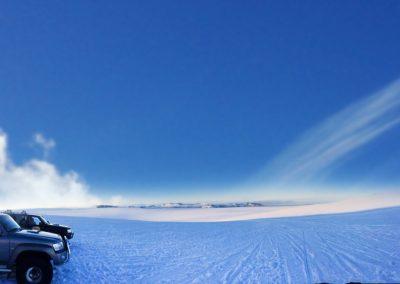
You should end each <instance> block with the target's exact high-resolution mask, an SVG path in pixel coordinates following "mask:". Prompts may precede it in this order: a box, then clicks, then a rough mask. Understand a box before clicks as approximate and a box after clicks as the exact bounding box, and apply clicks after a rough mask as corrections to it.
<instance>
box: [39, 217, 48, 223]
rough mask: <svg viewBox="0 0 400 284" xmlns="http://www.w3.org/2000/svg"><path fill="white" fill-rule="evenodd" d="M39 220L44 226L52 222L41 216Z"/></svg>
mask: <svg viewBox="0 0 400 284" xmlns="http://www.w3.org/2000/svg"><path fill="white" fill-rule="evenodd" d="M39 218H40V221H41V222H42V223H43V224H50V222H49V221H48V220H46V219H45V218H44V217H43V216H39Z"/></svg>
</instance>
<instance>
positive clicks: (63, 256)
mask: <svg viewBox="0 0 400 284" xmlns="http://www.w3.org/2000/svg"><path fill="white" fill-rule="evenodd" d="M69 257H70V252H69V248H66V249H65V250H63V251H61V252H57V253H56V254H55V255H54V257H53V264H54V265H61V264H64V263H66V262H67V261H68V260H69Z"/></svg>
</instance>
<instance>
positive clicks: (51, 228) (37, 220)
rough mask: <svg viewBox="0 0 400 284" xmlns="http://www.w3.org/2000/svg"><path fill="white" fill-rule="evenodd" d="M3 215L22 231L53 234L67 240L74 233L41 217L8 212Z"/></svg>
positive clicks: (68, 228) (23, 212)
mask: <svg viewBox="0 0 400 284" xmlns="http://www.w3.org/2000/svg"><path fill="white" fill-rule="evenodd" d="M4 213H6V214H8V215H10V216H11V217H12V218H13V219H14V221H15V222H17V223H18V225H20V226H21V228H22V229H29V230H38V231H45V232H49V233H54V234H58V235H60V236H61V237H63V238H66V239H68V240H70V239H72V238H73V237H74V232H73V231H72V229H71V228H70V227H68V226H65V225H60V224H52V223H50V222H49V221H48V220H46V219H45V218H44V217H43V216H41V215H35V214H28V213H27V212H26V211H21V212H13V211H9V210H8V211H5V212H4Z"/></svg>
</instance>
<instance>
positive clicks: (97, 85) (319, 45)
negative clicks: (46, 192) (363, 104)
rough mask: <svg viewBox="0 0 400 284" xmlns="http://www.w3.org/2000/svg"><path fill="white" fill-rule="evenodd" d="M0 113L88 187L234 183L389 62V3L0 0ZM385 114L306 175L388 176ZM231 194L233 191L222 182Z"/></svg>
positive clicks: (145, 191)
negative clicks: (44, 141) (328, 165)
mask: <svg viewBox="0 0 400 284" xmlns="http://www.w3.org/2000/svg"><path fill="white" fill-rule="evenodd" d="M0 7H1V9H0V37H1V44H0V62H1V65H0V66H1V68H0V78H1V79H0V90H1V92H0V127H1V128H2V129H3V131H5V132H6V133H7V135H8V139H9V149H8V151H9V153H10V155H11V157H12V159H13V161H14V162H15V163H17V164H20V163H23V162H24V161H26V160H28V159H30V158H32V156H35V155H36V156H38V157H40V153H38V151H35V149H33V148H32V147H31V146H32V145H31V139H32V135H33V134H34V133H37V132H40V133H43V135H45V136H46V137H51V138H52V139H54V141H56V147H55V148H54V149H53V150H52V152H51V153H50V154H49V156H48V159H49V160H50V161H51V162H52V163H54V164H55V165H57V167H58V168H59V170H60V171H68V170H74V171H76V172H77V173H79V175H80V176H81V177H82V178H83V179H84V180H85V181H86V182H87V183H88V184H89V185H90V187H91V190H92V192H94V193H97V194H103V195H112V194H124V195H134V196H145V197H146V198H150V199H154V200H156V199H157V197H158V196H161V195H166V196H169V195H170V196H179V195H181V194H182V195H183V194H184V195H187V196H190V195H191V194H193V196H195V195H196V196H198V195H201V194H203V195H208V196H212V194H215V193H216V191H218V190H221V191H226V192H230V190H232V191H234V188H235V187H236V186H237V185H238V184H242V183H244V182H246V181H247V180H249V179H251V178H252V177H253V176H254V175H255V173H257V172H260V171H262V170H263V169H264V168H265V167H266V166H267V165H268V163H269V161H271V160H273V159H274V158H275V157H277V156H279V155H280V153H282V152H284V151H285V150H286V149H287V148H288V147H289V148H290V145H292V144H293V143H296V141H298V139H299V137H301V135H303V133H304V132H306V131H308V130H309V129H312V128H313V127H315V126H316V125H319V124H320V123H321V122H322V121H324V120H325V119H327V118H329V117H331V116H332V115H334V114H335V113H337V112H339V111H340V110H342V109H343V108H346V107H348V106H349V105H351V104H353V103H355V102H358V101H360V100H362V99H363V98H365V97H366V96H368V95H370V94H373V93H374V92H376V91H379V90H381V89H382V88H383V87H385V86H387V85H388V84H389V83H391V82H393V81H394V80H396V79H397V78H399V76H400V56H399V50H400V3H399V2H398V1H349V2H342V1H341V2H338V1H302V2H295V1H251V2H242V1H218V3H216V2H215V1H144V2H143V1H141V2H139V1H136V2H134V1H118V3H115V2H112V1H76V2H68V3H67V2H63V1H51V2H50V1H49V2H37V1H27V2H24V4H22V3H18V2H15V1H3V2H2V3H1V4H0ZM398 134H399V127H393V128H392V129H390V130H389V131H386V132H385V133H383V134H382V135H379V137H376V138H374V139H372V140H371V141H369V142H368V143H366V144H364V145H361V146H360V147H356V148H355V149H354V150H352V151H349V152H348V153H346V155H345V156H343V157H341V159H340V161H337V163H335V165H334V167H332V169H330V171H329V174H327V175H324V176H323V178H318V183H319V184H325V185H352V184H358V183H359V182H360V180H362V181H363V182H366V183H368V184H374V185H382V184H388V185H396V184H398V182H399V181H400V180H399V177H398V172H399V170H400V164H399V162H398V161H399V158H400V149H399V148H398V145H399V144H398ZM232 194H234V192H232Z"/></svg>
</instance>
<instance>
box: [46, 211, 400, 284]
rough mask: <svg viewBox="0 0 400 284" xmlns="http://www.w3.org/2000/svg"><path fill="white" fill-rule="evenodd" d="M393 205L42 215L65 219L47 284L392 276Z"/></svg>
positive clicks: (399, 223)
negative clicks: (225, 214)
mask: <svg viewBox="0 0 400 284" xmlns="http://www.w3.org/2000/svg"><path fill="white" fill-rule="evenodd" d="M399 216H400V207H393V208H386V209H378V210H372V211H365V212H357V213H346V214H336V215H319V216H307V217H293V218H274V219H260V220H250V221H236V222H202V223H201V222H144V221H132V220H117V219H101V218H82V217H62V216H47V217H49V219H50V220H52V221H54V222H59V223H62V224H69V225H71V226H72V227H73V228H74V230H75V232H76V236H75V237H74V239H72V241H71V249H72V257H71V260H70V262H69V263H67V264H65V265H63V266H60V267H58V268H57V270H56V272H55V276H54V283H83V282H85V283H318V282H329V283H344V282H348V281H360V282H374V283H385V282H386V283H387V282H390V283H393V282H397V283H398V282H400V218H399Z"/></svg>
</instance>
